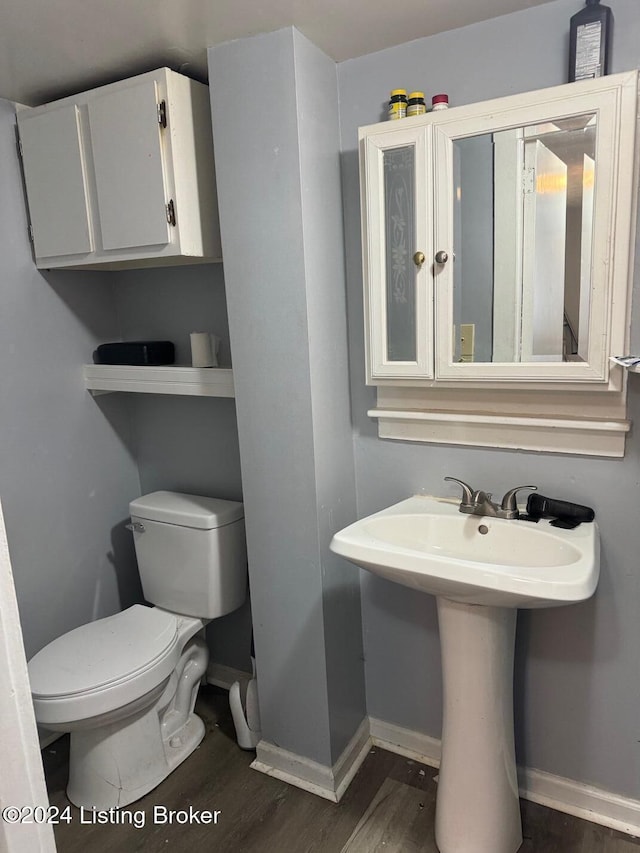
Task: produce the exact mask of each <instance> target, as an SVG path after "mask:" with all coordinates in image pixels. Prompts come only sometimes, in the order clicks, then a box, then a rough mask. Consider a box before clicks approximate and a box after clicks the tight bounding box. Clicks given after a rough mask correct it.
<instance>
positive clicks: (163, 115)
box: [158, 101, 167, 127]
mask: <svg viewBox="0 0 640 853" xmlns="http://www.w3.org/2000/svg"><path fill="white" fill-rule="evenodd" d="M158 124H159V125H160V127H166V126H167V102H166V101H160V103H159V104H158Z"/></svg>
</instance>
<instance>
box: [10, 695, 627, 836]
mask: <svg viewBox="0 0 640 853" xmlns="http://www.w3.org/2000/svg"><path fill="white" fill-rule="evenodd" d="M198 713H199V714H200V716H201V717H202V718H203V719H204V721H205V723H206V726H207V735H206V737H205V739H204V741H203V743H202V744H201V746H200V747H199V749H197V750H196V751H195V752H194V753H193V755H192V756H190V758H189V759H188V760H187V761H186V762H185V763H184V764H182V765H180V767H178V768H177V769H176V770H175V771H174V772H173V773H172V774H171V776H169V777H168V778H167V779H166V780H165V781H164V782H163V783H162V784H161V785H160V786H159V787H158V788H156V789H155V790H154V791H152V792H151V793H150V794H148V795H147V796H146V797H144V798H143V799H142V800H140V801H138V802H137V803H133V804H132V805H131V806H129V807H128V810H129V811H130V812H132V813H133V815H134V817H135V816H136V814H137V817H138V823H141V822H144V826H140V827H137V826H135V825H134V824H133V823H128V824H124V825H119V824H113V823H111V824H105V825H93V824H90V823H88V824H87V823H85V824H81V823H80V812H79V810H78V809H76V808H75V807H72V815H73V820H72V822H71V823H70V824H68V825H67V824H60V825H59V826H57V827H56V842H57V845H58V851H59V853H119V851H123V853H138V851H144V853H160V852H161V851H162V853H166V851H171V853H200V851H209V850H215V851H217V852H218V851H220V853H377V851H380V853H382V851H384V853H438V851H437V847H436V845H435V840H434V830H433V826H434V815H435V798H436V790H437V784H436V782H435V781H434V777H435V776H436V775H437V771H436V770H434V769H433V768H432V767H425V766H423V765H421V764H419V763H417V762H414V761H411V760H409V759H406V758H403V757H402V756H398V755H394V754H392V753H390V752H386V751H384V750H381V749H377V748H374V749H372V750H371V753H370V754H369V755H368V756H367V758H366V760H365V762H364V764H363V765H362V767H361V768H360V771H359V772H358V774H357V775H356V777H355V779H354V780H353V782H352V783H351V785H350V787H349V789H348V791H347V792H346V794H345V795H344V797H343V798H342V801H341V802H340V803H338V804H337V805H336V804H334V803H330V802H328V801H327V800H323V799H321V798H319V797H316V796H314V795H312V794H308V793H306V792H305V791H301V790H299V789H298V788H294V787H292V786H290V785H287V784H285V783H284V782H280V781H278V780H277V779H272V778H270V777H268V776H265V775H263V774H262V773H258V772H256V771H255V770H251V768H250V767H249V764H250V763H251V760H252V759H253V753H251V752H244V751H243V750H241V749H239V748H238V746H237V744H236V742H235V738H234V730H233V723H232V721H231V716H230V714H229V706H228V701H227V694H226V693H225V692H224V691H222V690H218V689H217V688H215V687H205V688H203V689H202V690H201V691H200V698H199V700H198ZM44 759H45V771H46V775H47V785H48V788H49V794H50V798H51V803H52V804H53V805H56V806H58V807H60V808H63V807H64V806H66V805H68V800H67V798H66V796H65V793H64V790H65V785H66V779H67V762H68V739H67V738H64V739H61V740H59V741H56V742H55V743H54V744H52V745H51V746H50V747H48V748H47V749H45V751H44ZM155 806H160V807H162V806H164V807H166V808H167V809H174V810H188V809H189V808H190V807H192V808H193V809H196V810H204V809H207V810H210V811H212V812H213V811H215V810H218V811H219V812H220V814H219V816H218V821H217V823H216V824H210V825H199V824H197V823H190V824H187V825H176V824H167V823H158V822H154V807H155ZM522 814H523V831H524V842H523V845H522V847H521V848H520V853H640V840H636V839H633V838H631V837H630V836H627V835H623V834H621V833H617V832H614V831H613V830H610V829H605V828H604V827H600V826H596V825H595V824H592V823H588V822H586V821H582V820H578V819H577V818H572V817H569V816H568V815H564V814H561V813H559V812H554V811H552V810H550V809H546V808H544V807H542V806H537V805H535V804H533V803H529V802H525V801H523V802H522ZM25 853H28V851H25Z"/></svg>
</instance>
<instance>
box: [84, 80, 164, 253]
mask: <svg viewBox="0 0 640 853" xmlns="http://www.w3.org/2000/svg"><path fill="white" fill-rule="evenodd" d="M158 101H159V98H158V94H157V91H156V82H155V81H154V80H148V79H147V80H144V81H142V82H140V83H137V84H135V85H130V84H129V85H126V86H123V88H121V89H115V90H112V91H110V92H108V93H105V94H102V95H97V96H96V97H95V98H92V99H91V101H90V102H89V104H88V113H89V127H90V132H91V147H92V151H93V163H94V169H95V177H96V192H97V198H98V212H99V220H100V222H99V225H100V234H101V237H102V248H103V249H105V250H111V249H130V248H135V247H142V246H154V245H164V244H166V243H168V242H169V239H170V238H169V224H168V222H167V211H166V204H167V202H168V200H169V199H168V197H167V196H168V194H167V191H166V177H165V165H164V162H163V151H162V139H161V133H162V132H163V131H162V129H161V127H160V124H159V123H158Z"/></svg>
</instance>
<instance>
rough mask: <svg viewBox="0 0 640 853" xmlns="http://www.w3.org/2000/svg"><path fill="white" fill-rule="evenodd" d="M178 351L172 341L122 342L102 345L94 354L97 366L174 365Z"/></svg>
mask: <svg viewBox="0 0 640 853" xmlns="http://www.w3.org/2000/svg"><path fill="white" fill-rule="evenodd" d="M175 359H176V351H175V347H174V345H173V344H172V343H171V341H121V342H118V343H112V344H100V346H99V347H98V348H97V350H96V351H95V353H94V362H95V363H96V364H131V365H159V364H173V363H174V361H175Z"/></svg>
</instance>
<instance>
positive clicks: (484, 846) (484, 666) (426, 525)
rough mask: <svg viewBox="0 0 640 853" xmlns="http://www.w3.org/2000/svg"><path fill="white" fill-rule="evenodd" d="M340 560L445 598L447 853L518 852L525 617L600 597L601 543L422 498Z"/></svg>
mask: <svg viewBox="0 0 640 853" xmlns="http://www.w3.org/2000/svg"><path fill="white" fill-rule="evenodd" d="M331 550H332V551H334V552H335V553H337V554H340V555H341V556H343V557H345V558H346V559H348V560H350V561H351V562H353V563H356V564H357V565H359V566H362V567H363V568H365V569H368V570H369V571H370V572H373V573H374V574H377V575H380V576H382V577H384V578H387V579H388V580H392V581H395V582H397V583H401V584H403V585H404V586H408V587H412V588H413V589H416V590H420V591H422V592H427V593H431V594H432V595H435V596H436V602H437V607H438V622H439V626H440V644H441V649H442V679H443V725H442V758H441V765H440V774H439V782H438V797H437V803H436V843H437V845H438V848H439V850H440V851H441V853H515V851H517V850H518V849H519V847H520V845H521V843H522V828H521V821H520V806H519V800H518V781H517V774H516V763H515V751H514V740H513V657H514V643H515V627H516V614H517V608H519V607H523V608H534V607H558V606H560V605H565V604H572V603H575V602H578V601H583V600H584V599H587V598H589V597H590V596H591V595H592V594H593V592H594V590H595V588H596V585H597V583H598V576H599V571H600V545H599V538H598V528H597V526H596V525H595V524H594V523H593V522H591V523H588V524H581V525H580V526H579V527H576V528H575V529H573V530H563V529H560V528H557V527H552V526H551V525H550V523H549V522H548V521H545V520H541V521H539V522H538V523H532V522H529V521H522V520H509V521H507V520H504V519H500V518H490V517H483V516H475V515H462V514H460V513H459V512H458V504H457V503H455V502H452V501H450V500H447V499H444V498H436V497H428V496H416V497H412V498H408V499H407V500H404V501H401V502H400V503H398V504H395V505H394V506H391V507H389V508H388V509H384V510H382V512H378V513H376V514H375V515H370V516H368V517H367V518H363V519H361V520H360V521H357V522H356V523H355V524H352V525H350V526H349V527H346V528H345V529H344V530H341V531H340V532H339V533H336V535H335V536H334V538H333V541H332V542H331Z"/></svg>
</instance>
